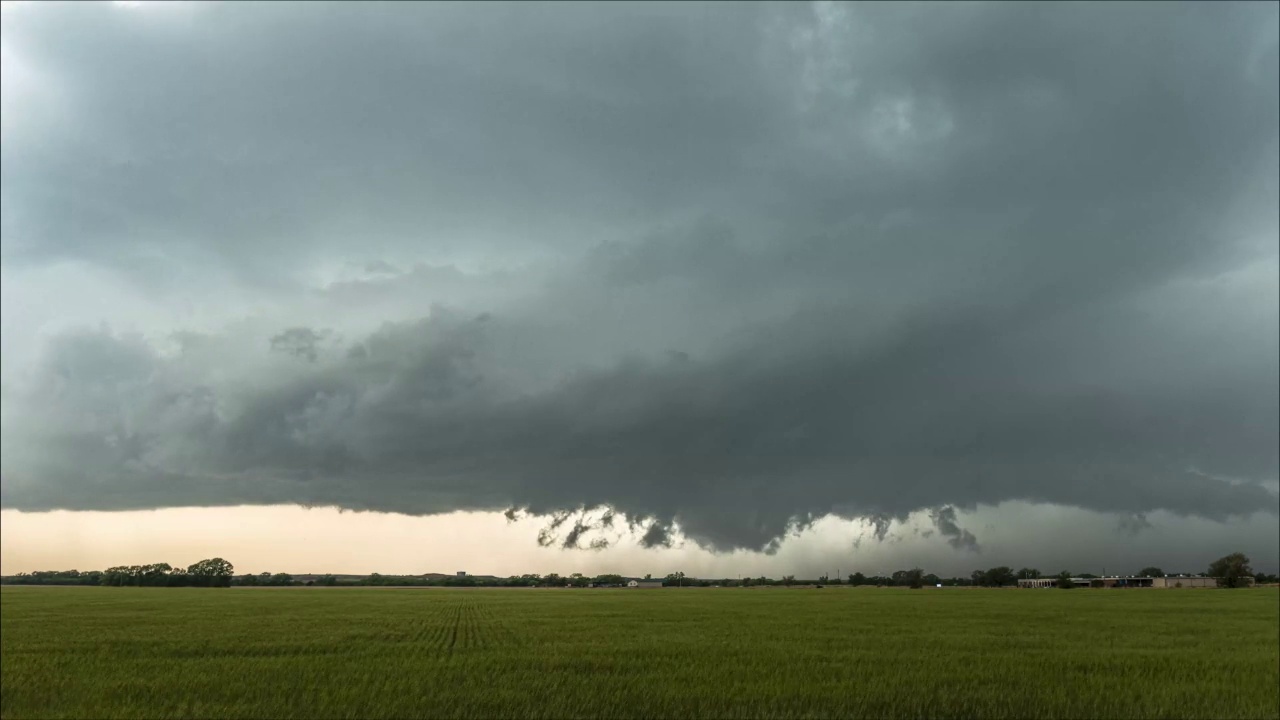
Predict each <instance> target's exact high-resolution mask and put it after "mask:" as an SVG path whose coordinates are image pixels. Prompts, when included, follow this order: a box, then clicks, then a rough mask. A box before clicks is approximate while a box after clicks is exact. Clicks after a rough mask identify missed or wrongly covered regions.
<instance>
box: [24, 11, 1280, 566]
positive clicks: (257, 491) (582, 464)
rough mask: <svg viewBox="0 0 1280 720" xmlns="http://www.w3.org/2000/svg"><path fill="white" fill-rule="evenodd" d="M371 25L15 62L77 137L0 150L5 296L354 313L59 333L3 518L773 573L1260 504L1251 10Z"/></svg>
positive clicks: (216, 37)
mask: <svg viewBox="0 0 1280 720" xmlns="http://www.w3.org/2000/svg"><path fill="white" fill-rule="evenodd" d="M399 8H400V6H369V5H360V6H358V7H356V6H346V5H333V4H330V5H325V6H323V7H322V8H317V9H315V10H314V11H311V12H300V8H294V7H290V6H283V7H281V6H268V5H261V6H248V7H245V6H240V5H235V6H219V7H217V8H214V9H207V10H201V11H199V12H198V13H195V14H194V15H192V16H191V18H187V16H185V15H172V16H163V17H157V18H155V19H152V20H147V19H145V18H142V17H141V14H139V17H138V18H133V19H130V18H126V17H124V16H122V15H120V14H119V13H117V14H116V15H110V13H107V12H106V11H105V10H102V9H94V10H75V9H72V8H58V9H54V10H50V11H48V12H47V13H43V12H42V13H35V12H33V13H30V14H29V16H27V17H25V18H24V19H23V20H22V23H21V24H19V23H17V22H16V21H15V22H14V23H11V24H7V25H6V28H5V42H6V43H10V42H12V44H13V48H14V50H13V53H14V54H15V55H18V54H19V53H20V54H21V55H20V56H21V57H23V58H24V61H26V62H29V63H31V64H32V65H33V66H36V67H40V68H42V69H43V70H44V72H45V73H46V74H47V76H48V77H50V78H52V79H53V80H54V81H56V86H57V87H58V88H59V91H58V92H59V97H60V98H63V100H62V102H65V103H67V106H68V107H73V106H74V107H79V108H82V110H83V111H85V112H88V113H89V114H88V115H86V116H85V117H93V118H95V120H94V121H93V122H89V121H82V122H75V121H73V120H70V119H68V120H66V121H65V122H63V123H62V124H60V125H57V126H56V127H53V128H49V129H44V128H38V127H35V126H23V125H22V124H21V122H19V121H20V120H21V119H22V118H21V116H20V115H19V117H18V119H17V120H14V121H13V122H12V123H11V124H10V125H7V126H6V128H10V127H12V128H13V129H6V132H11V133H13V137H15V138H18V139H19V140H20V141H21V142H15V143H14V144H13V145H12V146H11V145H8V144H7V145H6V150H5V155H4V160H3V173H4V177H3V180H4V189H3V193H4V198H5V203H4V220H3V239H4V258H5V263H6V265H7V266H10V265H11V266H15V267H26V266H31V265H38V264H40V263H47V262H50V260H51V259H52V258H76V259H80V260H86V261H89V262H93V263H100V264H105V265H109V266H111V267H114V268H117V269H119V270H120V271H121V272H126V273H129V274H130V276H132V277H136V282H137V283H139V284H140V286H142V287H147V288H150V290H149V291H150V292H153V293H155V297H156V301H157V302H163V297H164V292H165V290H164V285H163V282H160V281H159V280H157V279H156V278H154V277H151V276H150V275H149V274H148V273H150V272H152V268H153V267H154V266H153V265H134V264H132V260H131V258H135V257H140V256H144V255H145V256H147V257H150V256H151V255H156V254H157V253H155V252H154V250H155V248H157V247H159V248H162V251H161V252H159V253H158V256H159V257H161V258H162V260H160V261H158V262H160V263H161V264H163V263H164V262H180V261H183V260H186V259H189V258H191V257H195V256H200V257H205V256H209V257H216V258H218V259H219V260H220V261H221V262H225V264H227V265H228V266H229V267H233V268H234V269H235V272H237V273H240V274H241V275H242V276H243V278H244V280H243V282H244V283H246V286H251V287H255V288H257V289H256V290H255V291H254V292H257V293H261V296H262V297H264V298H269V299H270V300H271V301H272V302H273V303H276V304H278V305H283V306H287V305H288V304H289V302H290V301H291V298H294V297H295V296H296V295H297V294H300V293H301V291H300V290H297V289H296V288H294V287H293V286H292V284H293V283H297V282H301V280H300V278H302V277H303V276H304V275H305V273H303V272H302V271H301V268H304V267H307V266H309V265H310V264H314V263H317V262H331V263H337V262H347V263H353V262H354V263H357V265H356V266H358V267H363V268H364V269H365V271H366V277H363V278H361V279H359V280H348V281H342V282H337V283H332V284H330V285H328V286H327V287H326V288H324V289H323V290H321V291H319V292H310V293H307V297H308V298H310V299H309V300H308V302H312V303H318V304H313V305H309V306H307V307H309V308H321V309H320V310H310V311H309V312H313V313H314V314H315V316H314V317H311V318H309V319H306V318H304V319H303V321H302V322H299V321H298V320H297V319H296V317H295V316H293V315H291V316H290V320H289V321H288V322H284V321H282V323H281V325H280V326H278V327H275V328H273V329H271V330H270V331H268V332H265V333H258V331H256V330H252V329H245V328H240V329H236V328H232V329H229V330H225V331H212V332H209V333H207V334H206V335H205V336H203V337H204V339H203V340H202V341H201V342H199V343H185V344H183V345H182V347H181V349H180V351H179V352H177V353H171V352H167V351H165V350H163V349H161V348H160V347H159V346H158V345H157V344H156V343H153V342H150V341H148V340H146V339H143V338H141V337H134V336H129V335H122V334H113V333H110V332H106V331H93V332H88V331H86V332H78V333H69V334H65V335H62V336H59V337H57V338H56V339H55V340H54V341H52V342H51V343H50V344H49V345H48V346H47V347H46V348H45V349H44V354H43V356H42V360H41V361H40V363H39V364H38V365H36V366H35V367H34V368H32V371H31V373H30V374H29V376H26V377H24V380H23V382H22V384H21V385H14V386H13V387H12V388H6V395H5V404H6V405H7V406H8V408H7V409H6V412H7V413H8V414H7V415H6V417H10V418H12V417H17V418H20V421H19V422H6V423H5V426H4V437H5V444H4V458H3V459H4V474H3V485H2V486H0V492H2V495H3V497H2V502H3V505H4V506H5V507H12V508H25V509H43V508H55V507H69V508H108V509H120V508H139V507H163V506H171V505H191V504H204V505H212V504H238V503H305V504H311V505H338V506H340V507H346V508H355V509H374V510H389V511H397V512H407V513H437V512H447V511H451V510H457V509H489V510H497V509H503V508H515V509H520V510H522V511H526V512H527V513H529V514H533V515H537V516H543V517H547V518H549V522H548V524H547V526H546V527H545V528H544V532H543V535H542V536H541V537H540V538H539V542H540V543H541V544H544V545H548V546H551V545H556V546H561V547H602V546H603V544H604V543H608V542H611V541H612V540H611V538H615V537H616V536H617V535H618V534H619V533H620V532H621V531H620V530H618V531H615V530H613V522H612V515H610V514H609V513H612V512H617V513H619V516H620V517H621V518H623V519H625V520H626V524H627V526H628V528H629V530H630V531H631V533H632V534H634V535H635V536H636V537H637V539H638V540H639V542H640V543H641V544H642V545H644V546H646V547H664V546H670V545H671V544H672V543H673V538H674V537H676V535H677V534H683V535H684V536H687V537H689V538H691V539H693V540H694V541H696V542H697V543H699V544H701V545H703V546H706V547H710V548H715V549H721V550H727V549H733V548H751V549H763V550H766V551H768V550H774V549H776V548H777V547H778V543H779V542H780V539H781V538H783V537H786V536H787V535H788V534H790V533H796V532H801V531H804V530H805V529H807V528H808V527H810V526H811V525H812V524H813V523H814V522H815V521H816V520H817V519H819V518H821V517H824V516H827V515H830V514H836V515H840V516H843V517H862V518H868V519H870V520H871V521H872V522H873V525H874V526H875V528H876V530H875V535H876V536H877V537H879V538H881V539H883V538H884V537H885V535H886V533H887V532H888V528H889V524H890V523H891V522H892V521H893V520H894V519H902V518H905V517H906V516H907V515H908V514H909V513H911V512H913V511H917V510H930V512H931V515H930V517H931V520H932V522H933V525H934V527H935V529H936V531H937V533H938V534H939V535H940V536H941V537H943V538H946V540H947V542H948V543H949V544H950V545H951V546H952V547H954V548H957V549H977V548H978V538H977V537H975V535H974V534H973V533H972V532H970V531H969V530H967V529H965V528H962V527H960V526H959V524H958V523H957V520H956V514H955V509H954V508H955V507H960V508H971V507H974V506H977V505H984V504H996V503H1000V502H1004V501H1008V500H1026V501H1032V502H1043V503H1054V504H1060V505H1070V506H1076V507H1083V508H1088V509H1093V510H1099V511H1103V512H1110V513H1119V514H1121V515H1123V516H1126V517H1132V518H1144V517H1145V513H1148V512H1152V511H1157V510H1168V511H1172V512H1174V513H1176V514H1180V515H1196V516H1201V517H1205V518H1211V519H1215V520H1224V519H1227V518H1230V517H1234V516H1243V515H1249V514H1251V513H1254V512H1258V511H1262V512H1268V513H1272V514H1275V513H1276V512H1277V496H1276V493H1275V491H1274V490H1271V489H1269V487H1268V486H1266V485H1265V483H1267V482H1274V481H1275V480H1276V477H1277V475H1278V474H1280V454H1278V452H1277V445H1276V442H1275V438H1276V436H1277V433H1280V421H1278V420H1277V415H1278V414H1280V411H1278V406H1280V401H1278V396H1280V389H1278V386H1277V366H1278V363H1280V357H1278V356H1280V351H1278V346H1280V340H1278V333H1277V327H1276V320H1277V310H1276V303H1277V290H1276V257H1277V224H1278V223H1277V206H1276V195H1277V191H1280V183H1278V182H1277V162H1278V159H1280V156H1278V154H1277V147H1278V146H1277V124H1278V123H1280V115H1278V112H1277V96H1278V94H1277V60H1276V57H1277V56H1276V41H1275V34H1274V32H1269V31H1267V30H1266V29H1265V28H1266V27H1268V23H1270V26H1271V27H1274V25H1275V21H1276V11H1275V7H1274V6H1271V5H1261V4H1258V5H1225V4H1214V5H1169V6H1165V5H1151V4H1143V5H1107V6H1087V5H1045V4H1027V5H1012V4H995V5H965V6H952V5H945V6H928V7H927V8H925V7H923V6H912V5H900V4H894V5H887V6H881V5H862V4H859V5H853V6H826V5H822V6H817V7H813V8H810V7H807V6H781V7H774V6H765V5H748V6H725V5H711V6H701V5H680V6H669V5H658V6H649V5H645V6H631V7H623V8H616V7H614V6H580V5H573V6H542V7H539V8H536V9H535V10H536V11H534V10H529V9H525V8H523V7H521V6H507V5H485V6H480V7H476V8H463V7H460V6H451V5H444V6H439V5H433V6H429V7H415V8H408V9H399ZM286 33H287V36H288V40H287V41H286V40H284V37H285V34H286ZM11 38H12V39H11ZM116 53H120V54H119V58H118V59H112V60H110V61H108V60H107V58H108V56H110V57H111V58H116ZM215 59H216V61H215ZM51 82H53V81H51ZM90 111H91V112H90ZM5 112H6V113H9V112H10V111H9V109H8V108H7V107H6V110H5ZM37 139H38V140H39V142H37V141H36V140H37ZM9 142H10V141H9V140H8V139H6V143H9ZM10 147H14V148H16V149H15V150H13V151H11V150H10ZM73 158H74V161H73ZM464 245H465V246H468V247H471V248H476V250H475V252H477V253H479V254H480V255H481V256H483V257H493V258H499V259H501V258H504V257H507V256H512V257H514V256H517V255H519V254H521V253H524V252H526V251H531V252H532V251H535V250H536V251H538V252H543V251H545V252H546V253H549V254H548V255H545V257H549V258H551V259H550V260H544V261H543V263H542V264H541V265H539V266H537V267H536V268H534V267H530V268H527V269H524V270H519V269H516V270H512V269H504V270H492V271H490V270H484V271H474V272H470V271H463V270H460V269H458V268H455V267H450V266H448V265H446V264H441V261H439V260H438V259H436V258H437V257H438V256H447V255H448V254H449V253H450V252H452V251H453V250H455V249H456V248H458V247H462V246H464ZM148 253H151V254H150V255H148ZM534 254H537V253H534ZM379 255H386V256H387V257H390V258H393V260H391V261H389V260H379V259H377V256H379ZM371 256H373V257H374V259H372V260H371V259H369V258H370V257H371ZM406 263H408V264H406ZM407 267H412V268H413V269H408V270H400V269H399V268H407ZM161 275H162V273H161ZM281 278H288V282H283V281H281ZM433 303H436V304H435V305H434V306H433ZM360 312H364V313H366V314H369V315H371V316H374V317H377V318H378V319H380V320H387V322H385V323H383V324H381V326H380V327H376V328H366V329H364V330H363V331H362V332H360V333H358V334H352V333H351V332H350V331H347V332H345V333H343V334H342V335H341V336H342V337H344V338H347V339H346V340H343V341H342V342H344V343H345V346H344V347H342V348H338V349H335V350H333V351H332V352H331V351H330V350H331V349H330V348H328V347H327V346H326V343H328V344H333V343H336V342H338V341H337V340H334V339H333V338H336V337H338V336H336V335H335V336H333V337H330V336H322V335H321V328H323V327H331V326H336V325H337V324H338V321H339V320H340V319H341V318H342V317H345V316H348V315H352V316H354V314H358V313H360ZM407 318H416V319H407ZM322 341H323V342H322ZM272 348H275V349H277V350H284V351H285V352H284V353H283V354H282V353H279V352H277V353H272V352H270V351H269V350H270V349H272ZM290 354H292V355H293V356H295V357H290V356H289V355H290ZM298 357H300V358H303V359H305V360H307V361H308V362H305V363H299V362H297V359H296V358H298ZM290 360H292V362H289V361H290ZM601 513H603V514H604V515H601ZM522 514H523V513H519V512H512V513H510V514H509V516H508V517H509V518H516V517H519V516H521V515H522ZM606 515H607V516H608V517H610V521H609V522H607V523H606V522H604V521H603V519H602V518H603V517H604V516H606ZM589 538H591V539H589Z"/></svg>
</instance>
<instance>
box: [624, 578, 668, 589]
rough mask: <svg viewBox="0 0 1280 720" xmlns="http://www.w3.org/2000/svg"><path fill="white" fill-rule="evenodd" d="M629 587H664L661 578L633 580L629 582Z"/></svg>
mask: <svg viewBox="0 0 1280 720" xmlns="http://www.w3.org/2000/svg"><path fill="white" fill-rule="evenodd" d="M627 587H629V588H660V587H662V581H661V580H632V581H630V582H628V583H627Z"/></svg>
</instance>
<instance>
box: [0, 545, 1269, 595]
mask: <svg viewBox="0 0 1280 720" xmlns="http://www.w3.org/2000/svg"><path fill="white" fill-rule="evenodd" d="M234 570H235V568H234V566H232V564H231V563H229V562H227V561H226V560H223V559H222V558H210V559H208V560H201V561H200V562H198V563H194V564H192V565H189V566H187V567H186V568H182V567H175V566H171V565H169V564H168V563H155V564H152V565H129V566H123V565H122V566H117V567H112V568H107V569H106V570H102V571H98V570H92V571H88V572H80V571H78V570H44V571H36V572H31V573H18V574H17V575H8V576H4V577H0V584H6V585H106V586H112V587H232V586H242V587H287V586H298V585H318V586H331V587H333V586H375V587H376V586H392V585H397V586H412V587H579V588H586V587H623V586H625V585H626V583H627V582H628V580H629V578H627V577H624V576H622V575H618V574H602V575H595V576H586V575H583V574H582V573H572V574H570V575H564V576H562V575H560V574H558V573H548V574H546V575H539V574H532V573H528V574H524V575H512V576H510V577H505V578H495V577H475V576H471V575H465V576H438V575H437V576H426V575H382V574H379V573H373V574H371V575H367V576H364V577H360V578H339V577H337V576H336V575H321V576H319V577H315V578H312V579H308V580H305V581H303V580H300V579H295V578H294V577H293V576H292V575H290V574H288V573H269V572H264V573H258V574H256V575H254V574H245V575H235V574H234ZM1137 574H1138V575H1140V576H1144V577H1173V576H1175V574H1173V573H1165V572H1164V571H1163V570H1161V569H1160V568H1157V567H1146V568H1143V569H1142V570H1141V571H1139V572H1138V573H1137ZM1176 575H1177V576H1183V577H1186V576H1196V577H1216V578H1219V584H1220V585H1223V586H1225V587H1238V586H1240V585H1244V584H1247V579H1248V578H1252V579H1253V580H1254V582H1256V583H1257V584H1259V585H1262V584H1267V583H1275V582H1277V581H1278V578H1277V577H1276V576H1275V575H1268V574H1266V573H1261V572H1260V573H1256V574H1255V573H1254V572H1253V570H1252V569H1251V568H1250V566H1249V558H1248V557H1246V556H1245V555H1243V554H1242V553H1232V554H1231V555H1227V556H1225V557H1222V558H1219V559H1218V560H1216V561H1214V563H1213V564H1212V565H1210V567H1209V569H1208V571H1207V572H1201V573H1177V574H1176ZM1048 577H1052V578H1055V579H1056V581H1057V585H1058V587H1061V588H1064V589H1070V588H1073V587H1075V583H1074V579H1075V578H1081V579H1086V580H1095V579H1096V580H1097V581H1098V584H1099V585H1100V584H1101V580H1100V579H1099V576H1097V575H1093V574H1090V573H1071V572H1069V571H1066V570H1064V571H1062V572H1059V573H1057V574H1056V575H1044V574H1042V573H1041V572H1040V571H1039V570H1037V569H1035V568H1025V567H1024V568H1021V569H1018V570H1014V569H1012V568H1010V567H1008V566H1004V565H1001V566H998V567H993V568H989V569H987V570H974V571H973V572H972V573H971V574H970V575H969V576H968V577H950V578H943V577H939V576H938V575H935V574H933V573H926V572H925V571H924V570H922V569H920V568H911V569H909V570H897V571H895V572H893V573H890V574H889V575H864V574H863V573H861V572H855V573H850V574H849V575H848V577H847V578H839V577H830V576H827V575H821V576H819V577H817V578H814V579H805V580H798V579H797V578H796V576H795V575H784V576H782V577H781V578H778V579H775V578H770V577H765V576H760V577H756V578H752V577H746V578H720V579H714V578H691V577H687V576H686V575H685V574H684V573H683V572H673V573H670V574H668V575H667V576H665V577H663V578H660V580H661V581H662V584H663V585H665V586H671V587H771V586H783V587H789V586H793V585H853V586H876V587H908V588H920V587H925V586H936V585H942V586H943V587H1006V586H1010V585H1016V584H1017V582H1018V580H1035V579H1041V578H1048ZM643 579H645V580H654V579H658V578H653V577H652V576H650V575H645V576H644V578H643Z"/></svg>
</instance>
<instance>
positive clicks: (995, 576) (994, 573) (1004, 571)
mask: <svg viewBox="0 0 1280 720" xmlns="http://www.w3.org/2000/svg"><path fill="white" fill-rule="evenodd" d="M982 579H983V584H984V585H987V586H988V587H1004V586H1005V585H1012V584H1014V581H1015V580H1016V579H1017V578H1015V577H1014V574H1013V570H1012V569H1011V568H1009V567H1006V566H1004V565H1001V566H1000V567H993V568H991V569H990V570H988V571H986V572H985V573H983V574H982Z"/></svg>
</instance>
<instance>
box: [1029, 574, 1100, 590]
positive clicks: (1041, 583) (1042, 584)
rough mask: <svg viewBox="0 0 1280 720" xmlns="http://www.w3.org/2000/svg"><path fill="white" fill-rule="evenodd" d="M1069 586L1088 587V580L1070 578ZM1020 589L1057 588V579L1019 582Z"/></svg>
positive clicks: (1036, 579)
mask: <svg viewBox="0 0 1280 720" xmlns="http://www.w3.org/2000/svg"><path fill="white" fill-rule="evenodd" d="M1071 584H1072V585H1075V586H1076V587H1089V578H1077V577H1073V578H1071ZM1018 587H1020V588H1055V587H1058V578H1056V577H1050V578H1035V579H1033V580H1019V581H1018Z"/></svg>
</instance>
